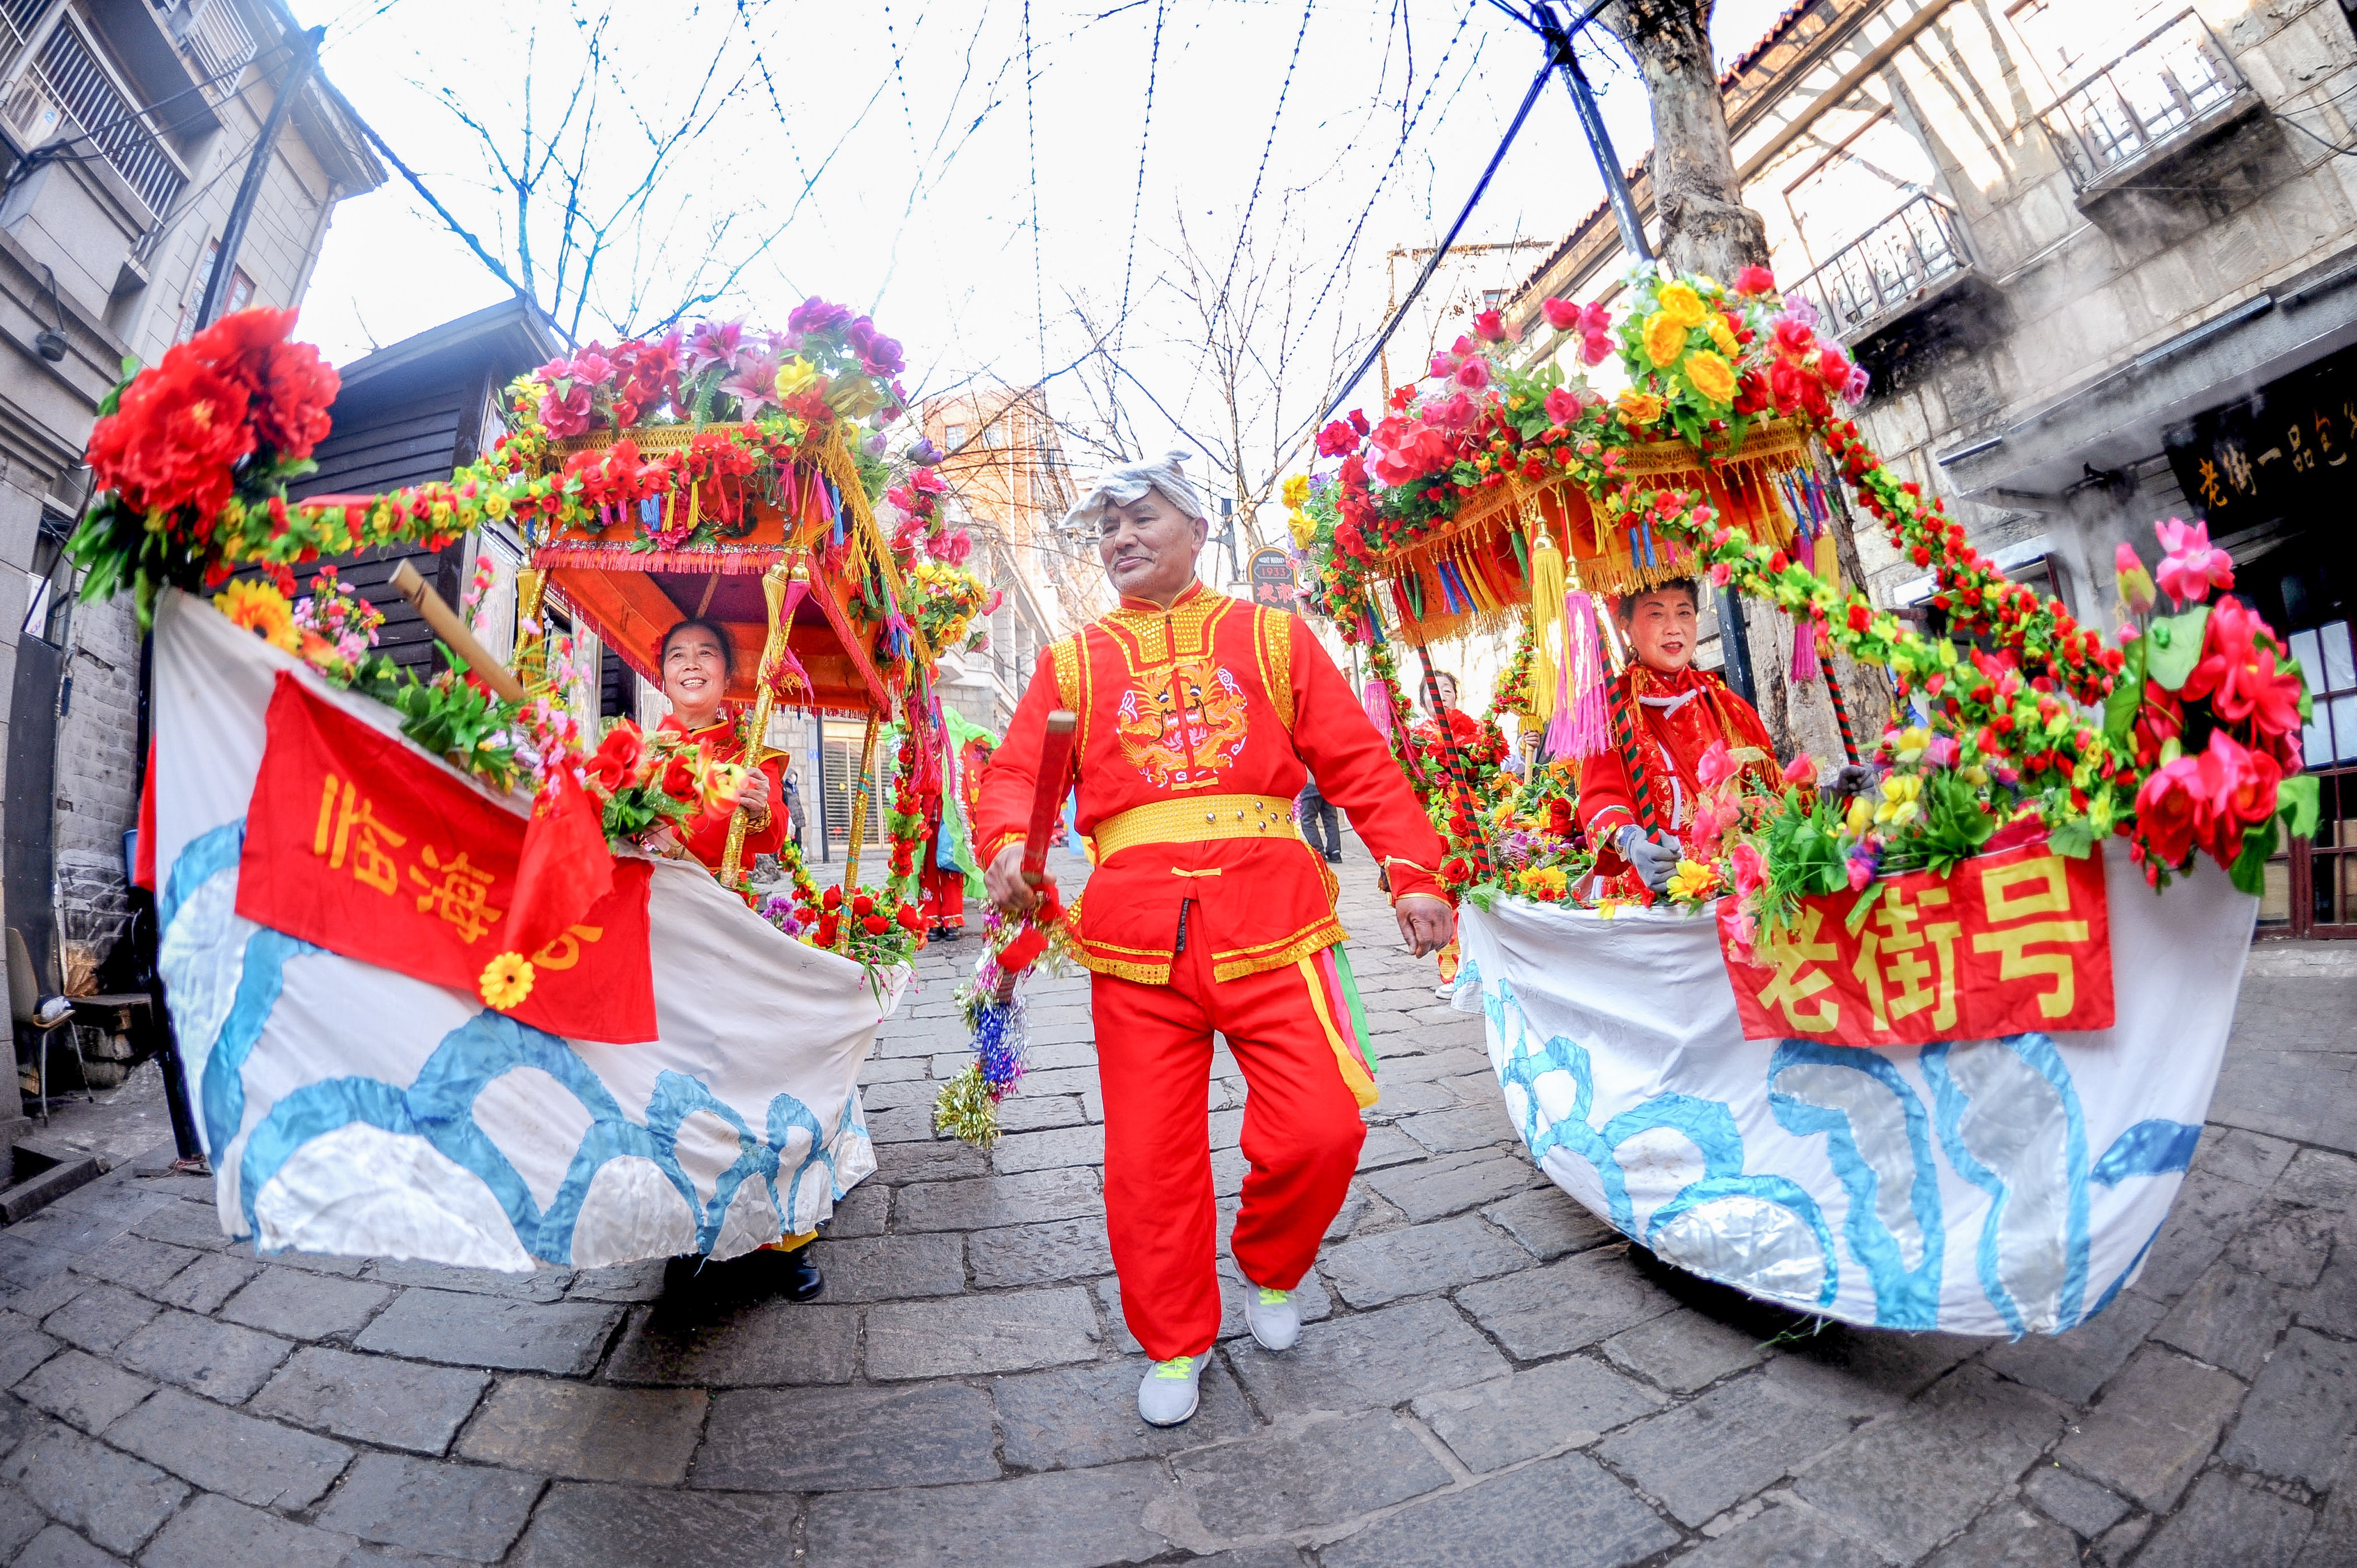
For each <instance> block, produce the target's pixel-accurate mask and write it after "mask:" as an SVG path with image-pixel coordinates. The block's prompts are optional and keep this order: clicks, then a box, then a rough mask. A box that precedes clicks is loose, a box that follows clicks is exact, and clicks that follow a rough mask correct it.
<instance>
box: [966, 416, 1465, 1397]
mask: <svg viewBox="0 0 2357 1568" xmlns="http://www.w3.org/2000/svg"><path fill="white" fill-rule="evenodd" d="M1204 512H1205V509H1204V506H1203V503H1202V500H1201V499H1200V496H1198V495H1197V493H1196V491H1195V488H1194V487H1193V486H1192V485H1191V484H1189V482H1188V481H1187V480H1186V478H1184V477H1183V476H1182V475H1181V474H1180V473H1179V467H1178V458H1177V456H1171V457H1168V458H1165V459H1163V460H1162V461H1160V462H1157V463H1140V464H1136V465H1133V466H1131V467H1126V468H1121V469H1116V470H1114V472H1113V473H1112V474H1111V475H1109V476H1107V477H1106V478H1105V480H1104V481H1103V483H1101V484H1100V485H1099V486H1098V487H1097V488H1096V489H1094V490H1093V491H1092V492H1091V493H1090V494H1089V496H1088V497H1087V498H1086V499H1083V500H1082V502H1081V504H1080V506H1079V507H1077V508H1075V509H1074V510H1073V513H1072V518H1071V521H1075V522H1078V523H1080V524H1081V525H1082V526H1084V527H1086V528H1088V529H1089V531H1090V532H1093V533H1094V534H1095V535H1096V536H1097V553H1098V556H1099V558H1100V559H1101V560H1102V561H1103V563H1104V567H1105V574H1106V575H1107V576H1108V577H1110V578H1111V579H1112V581H1113V585H1114V589H1115V590H1116V591H1117V592H1118V593H1119V594H1120V595H1121V607H1120V608H1118V609H1116V610H1114V611H1113V612H1112V613H1111V614H1109V615H1106V616H1103V617H1101V618H1098V619H1097V620H1095V621H1093V622H1092V623H1091V624H1090V625H1089V626H1087V627H1086V628H1082V630H1081V631H1080V632H1078V633H1076V634H1074V635H1073V636H1071V637H1068V638H1065V639H1062V640H1060V641H1059V642H1057V643H1055V644H1054V645H1052V646H1051V647H1050V648H1049V650H1047V651H1046V652H1045V653H1043V654H1041V655H1040V658H1039V667H1038V669H1037V670H1036V671H1034V672H1033V674H1032V677H1031V683H1030V686H1029V687H1028V689H1027V690H1026V691H1025V693H1024V694H1023V701H1022V703H1021V704H1020V705H1019V706H1018V707H1017V709H1016V712H1015V717H1014V721H1013V722H1012V724H1011V725H1009V726H1008V729H1007V734H1006V744H1005V745H1003V746H1000V747H999V750H998V754H997V757H996V759H995V760H994V761H993V762H992V764H991V766H990V771H989V774H988V777H987V778H986V779H985V781H984V784H983V789H982V800H981V808H980V811H979V814H978V819H977V821H976V822H975V840H976V843H978V844H979V845H980V846H981V852H982V858H983V860H984V863H985V865H986V866H987V868H988V870H987V873H986V875H985V881H986V883H987V889H988V893H989V896H990V897H991V899H992V901H993V902H995V903H996V904H998V905H999V906H1000V907H1002V908H1009V909H1016V910H1020V909H1026V908H1029V907H1030V905H1031V902H1032V899H1033V897H1034V895H1033V891H1032V889H1031V887H1030V886H1028V884H1027V882H1026V879H1025V876H1024V874H1023V870H1022V859H1023V836H1024V832H1025V827H1026V824H1027V823H1028V819H1029V816H1030V811H1031V801H1032V797H1033V785H1034V779H1035V778H1036V776H1037V773H1038V769H1039V756H1040V746H1041V738H1042V736H1043V735H1044V733H1045V729H1046V723H1047V717H1048V714H1049V712H1050V711H1051V710H1053V709H1057V708H1065V709H1069V710H1071V712H1073V713H1074V714H1078V715H1079V716H1080V729H1079V733H1078V734H1077V736H1075V745H1074V750H1073V765H1072V766H1073V772H1072V776H1071V781H1072V782H1073V783H1076V784H1077V785H1078V787H1079V790H1080V803H1079V812H1078V818H1077V821H1078V823H1079V826H1080V830H1081V832H1082V833H1084V834H1087V835H1089V836H1090V837H1092V838H1093V839H1094V841H1095V843H1096V855H1097V865H1096V870H1095V872H1094V873H1093V874H1092V876H1091V877H1090V880H1089V884H1088V888H1087V891H1086V893H1085V894H1084V896H1083V897H1082V898H1081V900H1080V901H1079V903H1078V904H1077V905H1076V906H1075V908H1073V910H1072V914H1071V920H1072V931H1073V934H1074V946H1075V948H1076V950H1078V952H1079V955H1080V957H1081V961H1082V962H1083V963H1085V964H1087V965H1088V967H1089V968H1090V969H1091V970H1092V971H1093V972H1095V981H1094V988H1093V991H1092V1004H1093V1009H1094V1013H1095V1023H1096V1038H1097V1070H1098V1075H1099V1078H1100V1079H1101V1081H1102V1082H1103V1088H1104V1109H1105V1174H1104V1198H1105V1226H1106V1230H1108V1232H1109V1233H1110V1235H1111V1238H1112V1242H1113V1257H1114V1268H1115V1269H1116V1270H1117V1271H1118V1272H1119V1273H1120V1275H1121V1300H1122V1316H1124V1318H1125V1319H1126V1320H1127V1322H1128V1325H1129V1327H1130V1331H1131V1332H1132V1333H1134V1334H1135V1335H1136V1336H1137V1338H1138V1342H1139V1343H1140V1344H1141V1345H1143V1346H1144V1347H1145V1348H1146V1355H1147V1356H1149V1357H1150V1358H1152V1359H1153V1362H1154V1365H1153V1366H1152V1367H1151V1368H1149V1369H1147V1372H1146V1379H1145V1380H1144V1381H1143V1382H1142V1383H1141V1384H1140V1385H1139V1388H1138V1395H1137V1407H1138V1413H1139V1414H1140V1415H1142V1416H1144V1417H1145V1419H1146V1420H1147V1421H1149V1422H1151V1423H1155V1424H1156V1425H1159V1426H1169V1425H1176V1424H1177V1423H1179V1422H1182V1421H1185V1420H1186V1419H1187V1418H1188V1417H1189V1416H1190V1415H1192V1414H1193V1413H1194V1412H1195V1403H1196V1385H1197V1383H1198V1381H1199V1380H1200V1379H1201V1377H1202V1370H1203V1362H1204V1359H1205V1357H1206V1356H1207V1355H1208V1354H1209V1353H1210V1351H1211V1346H1212V1343H1213V1341H1214V1340H1215V1339H1216V1338H1217V1337H1218V1335H1219V1331H1220V1284H1219V1278H1218V1275H1217V1273H1216V1272H1215V1264H1216V1254H1217V1250H1218V1242H1217V1217H1216V1208H1215V1205H1214V1202H1213V1198H1212V1194H1211V1146H1210V1136H1209V1133H1210V1129H1209V1124H1208V1114H1209V1111H1208V1098H1209V1094H1208V1090H1209V1083H1210V1077H1211V1035H1212V1032H1213V1031H1215V1030H1216V1031H1218V1032H1219V1033H1220V1034H1221V1035H1222V1036H1225V1038H1226V1040H1227V1042H1228V1047H1229V1048H1230V1049H1231V1050H1232V1051H1233V1052H1234V1053H1235V1058H1236V1062H1237V1064H1238V1066H1240V1067H1241V1068H1242V1069H1243V1075H1244V1079H1245V1082H1246V1084H1247V1086H1248V1088H1249V1094H1248V1097H1247V1098H1246V1100H1245V1102H1244V1124H1243V1154H1244V1157H1245V1158H1246V1159H1247V1160H1248V1161H1250V1162H1251V1166H1252V1168H1251V1170H1250V1172H1249V1173H1248V1174H1247V1175H1246V1176H1245V1177H1244V1184H1243V1209H1242V1212H1240V1213H1239V1214H1238V1215H1237V1217H1236V1224H1235V1230H1234V1233H1233V1236H1232V1240H1231V1244H1230V1245H1231V1250H1232V1251H1233V1253H1234V1255H1235V1260H1236V1263H1237V1266H1238V1267H1239V1268H1240V1269H1241V1270H1242V1271H1243V1274H1244V1277H1245V1285H1244V1318H1245V1322H1246V1323H1247V1325H1248V1326H1250V1327H1251V1329H1252V1332H1253V1336H1254V1337H1255V1338H1256V1339H1258V1340H1259V1341H1260V1343H1261V1344H1262V1345H1264V1346H1265V1347H1267V1348H1269V1349H1271V1350H1283V1349H1286V1348H1288V1347H1290V1346H1291V1345H1292V1344H1293V1342H1294V1339H1295V1337H1297V1335H1298V1334H1299V1332H1300V1316H1299V1310H1298V1308H1297V1306H1296V1305H1295V1303H1294V1301H1293V1299H1292V1292H1293V1290H1294V1288H1295V1287H1296V1286H1297V1285H1298V1284H1299V1283H1300V1282H1301V1277H1302V1275H1303V1274H1305V1273H1308V1269H1309V1265H1310V1264H1311V1263H1312V1262H1314V1261H1315V1260H1316V1258H1317V1255H1318V1241H1319V1240H1320V1238H1321V1237H1322V1236H1323V1235H1324V1234H1325V1230H1326V1228H1327V1226H1328V1225H1329V1224H1330V1223H1331V1222H1332V1220H1333V1218H1334V1215H1335V1213H1336V1212H1337V1210H1338V1209H1339V1208H1340V1206H1341V1202H1342V1198H1343V1196H1344V1194H1345V1193H1346V1192H1347V1190H1348V1189H1349V1187H1350V1182H1351V1172H1352V1170H1353V1169H1354V1168H1356V1166H1357V1164H1358V1157H1359V1145H1360V1144H1361V1142H1362V1141H1363V1139H1364V1138H1365V1135H1366V1133H1365V1128H1364V1126H1363V1125H1362V1124H1361V1122H1360V1120H1359V1111H1360V1109H1361V1107H1362V1106H1365V1105H1371V1104H1372V1103H1373V1102H1374V1084H1373V1081H1372V1076H1371V1073H1370V1070H1369V1067H1368V1063H1367V1060H1366V1056H1365V1047H1364V1044H1363V1031H1362V1026H1361V1023H1360V1020H1359V1017H1358V1009H1357V1006H1356V991H1355V987H1354V986H1353V985H1352V983H1351V979H1350V968H1349V961H1348V960H1347V958H1346V957H1345V956H1344V954H1343V951H1342V949H1341V946H1340V943H1341V941H1342V938H1343V931H1342V928H1341V925H1340V923H1339V922H1338V921H1337V920H1336V919H1335V918H1334V892H1335V882H1334V878H1333V874H1332V873H1331V872H1329V871H1328V870H1327V868H1326V864H1325V861H1324V860H1323V859H1322V858H1321V857H1320V856H1319V855H1318V854H1315V853H1313V852H1312V851H1311V850H1310V849H1309V847H1308V845H1307V844H1306V843H1303V841H1302V838H1301V832H1300V828H1299V826H1298V825H1297V823H1296V822H1295V820H1294V815H1293V800H1294V797H1295V796H1296V795H1297V794H1299V793H1300V791H1301V786H1302V780H1303V779H1304V777H1305V764H1306V765H1307V768H1308V769H1314V770H1315V772H1316V774H1317V776H1318V788H1319V789H1320V790H1321V791H1323V792H1324V793H1325V795H1326V796H1327V797H1328V798H1329V799H1330V800H1333V801H1334V802H1335V803H1336V804H1337V805H1339V806H1340V807H1342V808H1343V810H1345V811H1348V812H1349V813H1350V816H1351V826H1352V827H1353V828H1354V829H1356V830H1357V831H1358V832H1359V835H1360V836H1361V838H1363V839H1364V840H1366V842H1367V845H1368V848H1369V849H1370V850H1371V851H1372V853H1373V854H1374V856H1375V858H1376V860H1377V862H1378V863H1379V864H1381V865H1384V866H1386V867H1387V868H1388V869H1389V871H1390V874H1391V892H1392V903H1393V907H1394V912H1395V913H1396V915H1397V917H1398V920H1399V928H1400V934H1401V935H1402V936H1403V937H1404V938H1405V940H1406V941H1407V943H1408V945H1409V946H1410V947H1411V948H1412V949H1414V950H1415V952H1416V954H1417V955H1418V956H1419V957H1420V956H1422V955H1424V954H1426V953H1428V952H1432V951H1435V950H1437V949H1438V948H1439V947H1440V946H1441V945H1442V944H1443V943H1444V942H1446V941H1448V940H1449V937H1450V935H1451V933H1452V929H1453V927H1454V923H1455V916H1454V912H1453V910H1452V909H1451V907H1450V904H1449V900H1448V897H1446V896H1445V895H1443V894H1442V893H1441V892H1440V891H1439V889H1438V886H1437V884H1436V883H1435V881H1434V879H1433V868H1434V867H1436V866H1437V865H1439V864H1440V859H1441V855H1442V854H1443V849H1442V845H1441V842H1440V838H1439V835H1438V834H1437V833H1436V832H1433V830H1432V826H1431V824H1430V823H1429V822H1426V820H1425V816H1424V813H1423V811H1421V810H1420V809H1419V808H1418V807H1417V805H1416V803H1415V796H1414V795H1413V794H1411V793H1410V792H1409V790H1408V788H1407V784H1406V782H1405V779H1402V778H1401V776H1400V773H1399V769H1398V768H1397V767H1396V766H1395V765H1394V763H1393V761H1392V758H1391V754H1390V752H1389V750H1388V749H1387V748H1386V747H1385V746H1384V744H1383V740H1382V738H1381V737H1380V736H1377V735H1376V733H1375V730H1374V726H1373V725H1371V724H1370V723H1369V722H1368V721H1367V716H1366V713H1365V711H1364V709H1363V708H1361V705H1360V703H1359V702H1358V699H1357V698H1356V697H1355V696H1354V695H1353V694H1352V693H1351V689H1350V688H1349V686H1347V685H1346V684H1345V683H1344V682H1343V680H1342V677H1341V675H1340V673H1339V672H1338V671H1336V670H1335V668H1334V665H1333V661H1332V660H1330V659H1329V658H1328V657H1327V655H1326V651H1325V650H1324V649H1323V648H1321V647H1320V646H1319V645H1318V640H1317V639H1316V638H1314V637H1312V636H1311V635H1310V634H1309V632H1308V629H1307V628H1305V627H1304V626H1303V625H1302V623H1301V620H1300V618H1299V617H1297V616H1293V615H1287V614H1286V613H1284V612H1282V611H1277V610H1269V609H1264V608H1260V607H1255V606H1253V605H1251V604H1249V603H1247V602H1245V601H1243V600H1242V599H1235V598H1231V597H1228V596H1224V595H1221V594H1214V593H1211V592H1209V591H1207V590H1206V589H1205V588H1204V587H1203V585H1201V584H1200V583H1199V582H1197V581H1196V580H1195V562H1196V559H1197V557H1198V556H1199V555H1200V553H1201V551H1202V548H1203V543H1204V540H1205V538H1206V537H1207V535H1208V533H1209V532H1210V524H1209V523H1208V522H1207V521H1205V516H1204ZM1056 782H1062V781H1056Z"/></svg>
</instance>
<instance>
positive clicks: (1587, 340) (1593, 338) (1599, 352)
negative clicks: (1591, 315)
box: [1579, 331, 1612, 365]
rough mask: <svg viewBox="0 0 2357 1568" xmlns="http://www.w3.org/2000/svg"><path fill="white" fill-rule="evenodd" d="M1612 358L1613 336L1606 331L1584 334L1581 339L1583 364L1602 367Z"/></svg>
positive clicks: (1580, 354)
mask: <svg viewBox="0 0 2357 1568" xmlns="http://www.w3.org/2000/svg"><path fill="white" fill-rule="evenodd" d="M1611 357H1612V334H1611V333H1609V332H1604V331H1593V332H1587V333H1583V334H1582V335H1581V337H1580V339H1579V359H1580V362H1581V363H1582V364H1587V365H1600V364H1602V363H1603V362H1604V361H1605V360H1609V359H1610V358H1611Z"/></svg>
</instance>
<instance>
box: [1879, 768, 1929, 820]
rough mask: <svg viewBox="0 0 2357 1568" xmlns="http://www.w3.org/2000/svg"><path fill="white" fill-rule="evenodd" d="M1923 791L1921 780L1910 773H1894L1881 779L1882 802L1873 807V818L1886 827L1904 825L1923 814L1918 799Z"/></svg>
mask: <svg viewBox="0 0 2357 1568" xmlns="http://www.w3.org/2000/svg"><path fill="white" fill-rule="evenodd" d="M1922 793H1923V780H1922V779H1918V778H1917V777H1915V775H1913V774H1911V773H1900V774H1894V775H1892V776H1891V777H1890V778H1888V779H1884V780H1883V781H1882V804H1880V805H1879V806H1877V807H1876V808H1875V809H1874V820H1875V821H1876V822H1880V823H1882V824H1883V825H1885V826H1886V827H1893V828H1900V827H1905V826H1906V825H1907V824H1908V823H1909V822H1913V821H1914V820H1915V819H1916V818H1917V817H1920V816H1921V815H1922V814H1923V808H1922V806H1921V803H1920V802H1919V800H1918V797H1920V796H1921V794H1922Z"/></svg>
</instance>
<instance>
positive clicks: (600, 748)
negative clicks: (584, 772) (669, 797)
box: [588, 721, 647, 795]
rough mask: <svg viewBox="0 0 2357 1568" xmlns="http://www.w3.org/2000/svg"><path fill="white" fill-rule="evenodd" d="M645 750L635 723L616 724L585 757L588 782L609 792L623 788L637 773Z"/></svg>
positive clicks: (645, 746) (642, 738) (643, 740)
mask: <svg viewBox="0 0 2357 1568" xmlns="http://www.w3.org/2000/svg"><path fill="white" fill-rule="evenodd" d="M646 751H647V741H646V736H642V735H640V733H639V726H638V725H634V724H630V723H629V722H627V721H626V722H624V723H621V724H618V725H615V726H614V727H613V728H612V729H609V730H608V731H607V732H606V738H605V739H604V740H602V741H600V742H598V744H597V751H596V752H595V753H594V754H592V755H591V757H590V758H589V766H588V772H589V781H590V782H591V783H593V784H595V785H597V787H598V788H599V789H603V790H605V791H606V792H607V793H608V794H609V795H610V794H612V793H613V792H614V791H615V790H617V789H625V788H627V787H628V786H629V785H630V781H631V780H632V779H636V778H637V777H638V776H639V765H640V762H641V761H643V760H644V759H645V757H646Z"/></svg>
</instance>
